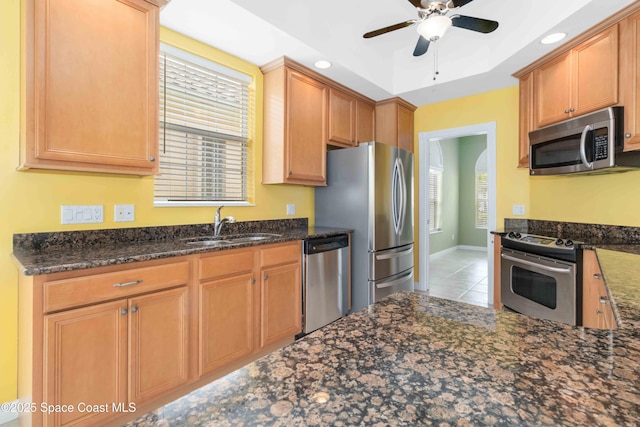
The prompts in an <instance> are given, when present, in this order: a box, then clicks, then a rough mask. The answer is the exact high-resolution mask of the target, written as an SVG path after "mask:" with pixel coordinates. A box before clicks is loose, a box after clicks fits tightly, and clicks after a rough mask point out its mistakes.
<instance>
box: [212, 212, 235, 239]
mask: <svg viewBox="0 0 640 427" xmlns="http://www.w3.org/2000/svg"><path fill="white" fill-rule="evenodd" d="M222 208H224V206H220V207H219V208H218V210H217V211H216V216H215V218H214V223H213V237H218V236H219V235H220V230H222V225H223V224H224V223H225V222H228V223H231V224H233V223H234V222H236V219H235V218H234V217H232V216H228V217H226V218H222V219H220V211H221V210H222Z"/></svg>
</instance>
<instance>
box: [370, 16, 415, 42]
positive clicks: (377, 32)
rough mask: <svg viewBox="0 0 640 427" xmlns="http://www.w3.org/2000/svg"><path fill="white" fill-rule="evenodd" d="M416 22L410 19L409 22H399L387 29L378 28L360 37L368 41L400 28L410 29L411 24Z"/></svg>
mask: <svg viewBox="0 0 640 427" xmlns="http://www.w3.org/2000/svg"><path fill="white" fill-rule="evenodd" d="M416 22H418V21H417V20H416V19H412V20H410V21H405V22H401V23H399V24H395V25H390V26H388V27H384V28H380V29H378V30H375V31H369V32H368V33H366V34H365V35H363V36H362V37H364V38H365V39H370V38H371V37H375V36H379V35H381V34H385V33H388V32H391V31H395V30H399V29H401V28H405V27H410V26H412V25H413V24H415V23H416Z"/></svg>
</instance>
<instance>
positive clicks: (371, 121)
mask: <svg viewBox="0 0 640 427" xmlns="http://www.w3.org/2000/svg"><path fill="white" fill-rule="evenodd" d="M375 117H376V107H375V105H373V104H368V103H366V102H363V101H356V145H357V144H360V143H361V142H369V141H375V129H376V120H375Z"/></svg>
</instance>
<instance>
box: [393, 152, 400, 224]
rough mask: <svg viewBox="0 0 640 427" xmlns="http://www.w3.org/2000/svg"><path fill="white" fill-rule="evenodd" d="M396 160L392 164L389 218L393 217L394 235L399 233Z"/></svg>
mask: <svg viewBox="0 0 640 427" xmlns="http://www.w3.org/2000/svg"><path fill="white" fill-rule="evenodd" d="M397 160H398V159H396V162H395V163H394V164H393V173H392V176H391V216H392V217H393V229H394V230H395V232H396V234H399V233H400V218H399V212H398V202H397V199H398V176H399V174H398V161H397Z"/></svg>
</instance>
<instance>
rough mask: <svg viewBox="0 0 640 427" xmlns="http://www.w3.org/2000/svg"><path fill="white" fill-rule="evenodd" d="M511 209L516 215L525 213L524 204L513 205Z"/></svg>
mask: <svg viewBox="0 0 640 427" xmlns="http://www.w3.org/2000/svg"><path fill="white" fill-rule="evenodd" d="M511 211H512V212H513V214H514V215H524V205H513V207H512V210H511Z"/></svg>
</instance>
